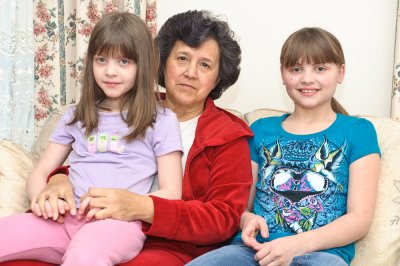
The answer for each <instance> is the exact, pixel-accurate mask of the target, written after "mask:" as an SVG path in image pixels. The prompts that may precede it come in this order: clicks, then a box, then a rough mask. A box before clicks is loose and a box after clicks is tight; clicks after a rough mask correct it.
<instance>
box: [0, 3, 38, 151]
mask: <svg viewBox="0 0 400 266" xmlns="http://www.w3.org/2000/svg"><path fill="white" fill-rule="evenodd" d="M32 7H33V5H32V2H31V1H25V0H14V1H0V139H9V140H12V141H13V142H14V143H17V144H19V145H20V146H22V147H23V148H25V149H26V150H30V148H31V146H32V142H33V136H34V134H33V132H34V131H33V100H32V99H33V83H34V80H33V65H34V63H33V26H32Z"/></svg>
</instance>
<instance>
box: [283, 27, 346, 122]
mask: <svg viewBox="0 0 400 266" xmlns="http://www.w3.org/2000/svg"><path fill="white" fill-rule="evenodd" d="M300 58H301V60H303V61H304V62H305V63H307V64H311V63H314V64H320V63H334V64H336V65H337V66H338V67H342V66H343V65H344V63H345V60H344V54H343V50H342V46H341V45H340V42H339V41H338V39H337V38H336V37H335V36H334V35H333V34H332V33H330V32H328V31H326V30H324V29H321V28H317V27H314V28H302V29H300V30H298V31H296V32H294V33H292V34H291V35H290V36H289V38H288V39H287V40H286V41H285V43H284V44H283V46H282V50H281V56H280V62H281V67H283V68H288V67H291V66H294V65H296V64H298V63H299V60H300ZM331 106H332V109H333V111H334V112H336V113H341V114H346V115H347V114H348V113H347V111H346V110H345V109H344V108H343V107H342V106H341V105H340V104H339V102H338V101H337V100H336V99H335V98H334V97H333V98H332V100H331Z"/></svg>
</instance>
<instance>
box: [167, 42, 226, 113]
mask: <svg viewBox="0 0 400 266" xmlns="http://www.w3.org/2000/svg"><path fill="white" fill-rule="evenodd" d="M219 59H220V53H219V47H218V44H217V42H216V41H215V40H214V39H208V40H206V41H204V42H203V43H202V44H201V45H200V46H199V47H195V48H193V47H190V46H188V45H187V44H186V43H184V42H183V41H180V40H178V41H176V43H175V45H174V47H173V48H172V50H171V53H170V54H169V56H168V58H167V62H166V66H165V71H164V77H165V87H166V90H167V105H168V107H170V108H172V109H175V108H181V109H185V110H184V111H185V112H191V111H192V110H201V111H202V110H203V107H204V102H205V100H206V98H207V96H208V95H209V94H210V92H211V90H212V89H214V88H215V86H216V85H217V83H218V75H219ZM171 105H172V106H171ZM174 111H176V110H174Z"/></svg>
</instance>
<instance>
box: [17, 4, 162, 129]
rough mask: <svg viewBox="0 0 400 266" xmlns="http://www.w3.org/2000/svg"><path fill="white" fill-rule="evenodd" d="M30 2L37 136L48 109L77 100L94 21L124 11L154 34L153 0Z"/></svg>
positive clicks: (154, 6)
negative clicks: (137, 19)
mask: <svg viewBox="0 0 400 266" xmlns="http://www.w3.org/2000/svg"><path fill="white" fill-rule="evenodd" d="M21 1H22V0H21ZM33 6H34V10H33V13H34V38H35V47H34V49H35V102H34V111H35V114H34V119H35V135H36V136H37V135H38V134H39V132H40V129H41V127H42V126H43V123H44V121H45V120H46V118H47V116H48V115H49V114H50V112H51V111H53V110H55V109H58V108H59V107H61V106H63V105H66V104H72V103H76V102H77V101H78V100H79V96H80V89H81V87H80V83H79V77H80V75H81V73H82V70H83V62H84V58H85V51H86V48H87V44H88V41H89V36H90V32H91V31H92V29H93V27H94V25H95V24H96V22H97V21H98V20H99V19H100V18H101V17H102V16H103V15H104V14H108V13H111V12H114V11H117V10H121V11H128V12H131V13H134V14H136V15H138V16H140V17H141V18H142V19H144V20H145V21H146V23H147V25H148V26H149V28H150V30H151V32H152V33H153V34H155V33H156V0H68V1H62V0H56V1H55V0H33Z"/></svg>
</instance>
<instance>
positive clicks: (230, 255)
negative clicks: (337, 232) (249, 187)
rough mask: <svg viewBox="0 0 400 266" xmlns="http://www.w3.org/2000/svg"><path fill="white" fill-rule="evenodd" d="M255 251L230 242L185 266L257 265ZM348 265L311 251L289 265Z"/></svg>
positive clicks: (339, 258)
mask: <svg viewBox="0 0 400 266" xmlns="http://www.w3.org/2000/svg"><path fill="white" fill-rule="evenodd" d="M255 254H256V252H255V251H254V250H253V249H252V248H249V247H247V246H246V245H244V244H231V245H228V246H224V247H221V248H219V249H216V250H213V251H210V252H208V253H206V254H204V255H202V256H200V257H197V258H196V259H194V260H192V261H191V262H189V263H188V264H186V265H187V266H205V265H206V266H223V265H227V266H228V265H229V266H258V265H259V264H258V262H257V261H255V260H254V255H255ZM320 265H324V266H348V265H347V263H346V262H345V261H344V260H343V259H342V258H341V257H339V256H337V255H334V254H331V253H327V252H312V253H308V254H305V255H303V256H297V257H294V259H293V261H292V263H291V264H290V266H320Z"/></svg>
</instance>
